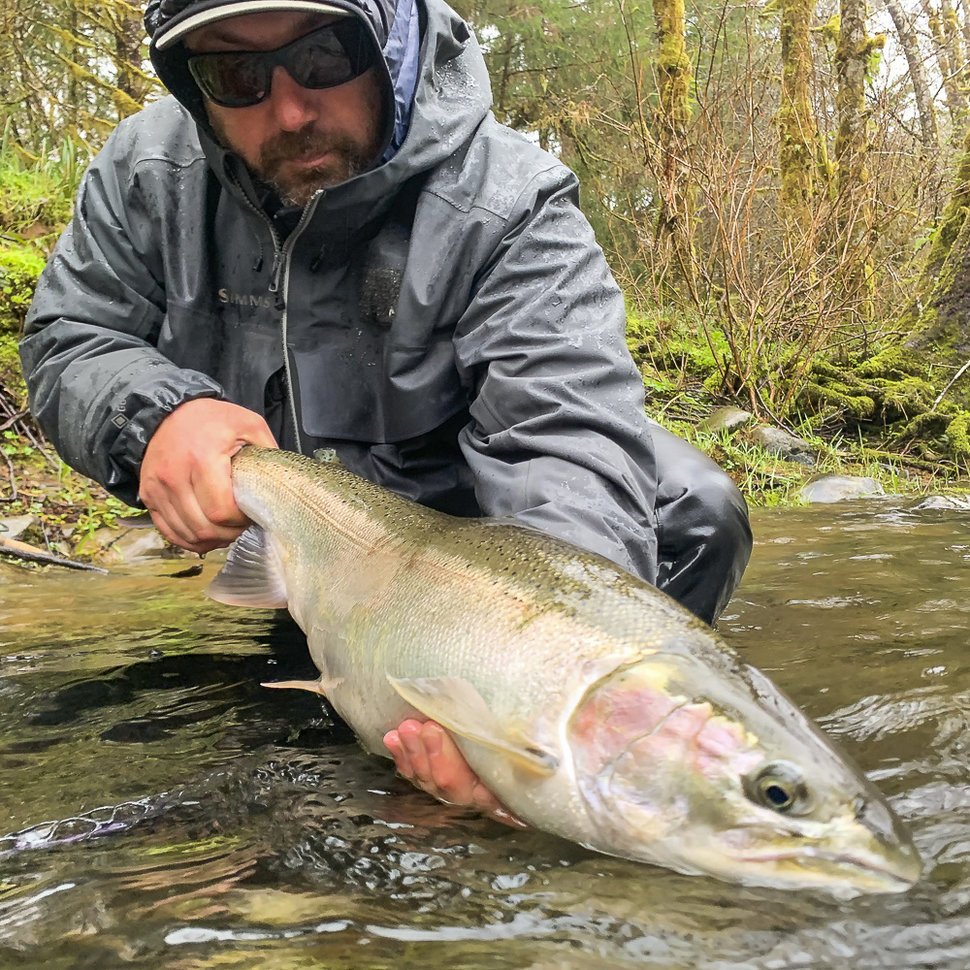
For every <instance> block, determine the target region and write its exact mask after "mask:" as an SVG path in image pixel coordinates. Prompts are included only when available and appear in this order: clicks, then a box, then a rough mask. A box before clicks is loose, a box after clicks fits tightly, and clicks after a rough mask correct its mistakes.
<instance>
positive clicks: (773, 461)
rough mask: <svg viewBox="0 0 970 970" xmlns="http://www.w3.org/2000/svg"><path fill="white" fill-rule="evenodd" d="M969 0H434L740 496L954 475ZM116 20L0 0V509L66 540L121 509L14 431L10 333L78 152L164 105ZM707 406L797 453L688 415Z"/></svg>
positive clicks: (140, 40) (962, 416)
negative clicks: (843, 473) (851, 478)
mask: <svg viewBox="0 0 970 970" xmlns="http://www.w3.org/2000/svg"><path fill="white" fill-rule="evenodd" d="M968 2H970V0H878V3H877V4H876V5H875V6H870V5H869V4H868V3H867V2H866V0H738V2H728V0H690V2H689V4H686V5H685V3H684V2H683V0H654V2H653V4H652V6H651V5H648V4H641V5H637V4H635V3H631V2H629V0H586V2H575V0H541V2H536V3H531V4H530V3H528V2H526V0H457V2H456V3H455V4H454V5H455V6H456V7H457V9H458V10H459V12H460V13H461V14H462V15H464V16H465V17H466V18H467V19H468V20H469V21H470V22H471V23H472V24H473V26H474V27H475V29H476V32H477V34H478V37H479V40H480V42H481V43H482V46H483V48H484V50H485V54H486V59H487V62H488V66H489V71H490V73H491V78H492V85H493V91H494V101H495V104H494V110H495V113H496V115H497V116H498V118H499V120H501V121H503V122H505V123H507V124H509V125H511V126H512V127H514V128H517V129H519V130H521V131H523V132H526V133H528V135H529V136H530V137H532V138H534V139H535V140H536V141H537V142H538V143H539V144H540V145H542V147H544V148H546V149H548V150H549V151H551V152H553V153H555V154H557V155H558V156H560V157H561V158H562V159H563V161H564V162H566V163H567V164H568V165H569V166H570V167H572V168H573V169H574V170H575V171H576V172H577V173H578V175H579V177H580V181H581V185H582V205H583V208H584V211H585V212H586V215H587V216H588V217H589V219H590V221H591V222H592V224H593V226H594V228H595V230H596V233H597V237H598V239H599V241H600V243H601V245H602V246H603V248H604V250H605V251H606V254H607V257H608V259H609V260H610V263H611V265H612V267H613V269H614V271H615V273H616V276H617V278H618V279H619V281H620V283H621V285H622V287H623V289H624V292H625V294H626V297H627V301H628V307H629V328H628V341H629V344H630V348H631V350H632V351H633V353H634V356H635V358H636V359H637V361H638V363H639V364H640V367H641V371H642V374H643V377H644V383H645V387H646V390H647V403H648V410H649V411H650V412H651V414H653V415H654V416H655V417H657V418H658V419H659V420H661V421H662V422H663V423H665V424H667V425H668V426H669V427H671V428H673V430H675V431H677V432H678V433H680V434H683V435H685V436H687V437H688V438H690V439H691V440H693V441H695V443H697V444H698V445H700V446H701V447H703V448H704V449H705V450H707V451H708V452H710V453H711V454H713V456H714V457H715V458H716V459H717V460H718V461H720V462H721V464H722V465H724V466H725V467H726V468H727V469H728V471H729V472H730V473H731V474H733V475H734V477H735V478H736V480H738V481H739V483H740V484H741V486H742V489H743V490H744V491H745V494H746V495H747V496H748V498H749V499H750V500H753V501H756V502H774V501H780V500H785V499H786V498H790V497H792V496H794V495H796V494H797V489H798V487H799V486H800V485H801V483H802V482H803V481H804V480H805V479H806V478H807V477H810V476H812V475H817V474H818V473H819V471H820V470H821V471H833V470H834V471H840V470H852V471H855V472H861V473H864V474H867V475H872V476H875V477H876V478H877V479H879V480H881V481H888V483H889V487H891V488H893V489H894V490H897V491H898V490H924V491H925V490H935V491H941V490H952V489H956V490H966V489H968V488H970V433H968V429H970V322H968V320H970V255H968V247H970V220H968V219H967V215H968V213H970V5H968ZM142 12H143V11H142V9H141V7H140V6H133V5H129V4H127V3H125V2H122V0H107V2H98V3H95V2H89V0H0V58H2V63H3V65H4V71H3V72H2V74H0V104H2V116H0V121H2V124H0V449H2V455H3V458H4V460H5V463H6V466H7V467H6V469H4V468H3V465H2V464H0V516H4V515H7V516H10V515H14V514H16V513H24V514H27V515H33V516H36V517H37V521H38V525H37V529H38V531H39V533H41V534H42V536H43V539H44V541H45V542H46V543H47V545H48V547H49V548H50V547H52V546H53V545H57V544H58V543H60V545H59V546H58V548H59V549H60V550H61V551H62V552H63V551H69V552H71V553H72V554H76V555H84V554H85V553H84V545H85V543H86V542H87V540H88V539H89V538H90V537H91V536H92V535H94V534H95V533H96V532H97V531H99V530H101V531H103V527H104V526H105V524H108V525H110V524H111V522H112V520H113V518H115V517H116V516H118V515H120V514H121V513H122V512H123V511H124V510H123V509H122V507H121V506H120V505H119V504H118V503H117V502H114V500H110V499H108V498H107V496H105V495H104V493H103V492H101V491H100V490H99V489H97V488H96V487H95V486H93V485H92V484H91V483H90V482H87V481H85V480H81V479H79V478H78V477H77V476H74V475H72V474H71V473H70V472H69V470H68V469H66V468H65V467H64V466H63V465H62V464H61V463H60V462H59V461H58V460H57V458H56V456H55V455H54V454H53V453H52V452H51V449H50V447H49V446H48V445H47V443H46V442H45V441H44V439H43V437H42V435H41V434H40V432H39V431H38V430H37V428H36V427H35V426H34V425H33V424H32V423H31V421H30V417H29V414H28V413H27V402H26V392H25V388H24V386H23V383H22V380H21V379H20V376H19V372H18V365H17V356H16V342H17V338H18V336H19V334H20V333H21V332H22V328H23V323H24V317H25V314H26V310H27V307H28V305H29V302H30V298H31V295H32V292H33V287H34V284H35V282H36V279H37V276H38V274H39V273H40V271H41V269H42V267H43V265H44V261H45V259H46V257H47V255H48V254H49V252H50V249H51V247H52V246H53V243H54V241H55V240H56V238H57V236H58V235H59V233H60V231H61V230H62V229H63V227H64V225H65V224H66V222H67V221H68V219H69V218H70V213H71V207H72V204H73V198H74V194H75V191H76V189H77V185H78V182H79V179H80V177H81V175H82V173H83V171H84V168H85V166H86V164H87V162H88V161H89V160H90V158H91V157H92V155H93V154H94V153H95V152H96V151H97V150H98V149H99V148H100V146H101V145H102V144H103V142H104V140H105V138H106V137H107V136H108V134H109V133H110V132H111V130H112V129H113V128H114V126H115V125H116V124H117V122H118V121H119V120H120V119H121V118H123V117H125V116H126V115H128V114H131V113H133V112H135V111H137V110H139V108H140V107H141V106H142V105H144V104H145V103H147V102H149V101H151V100H153V99H155V98H157V97H160V96H162V94H163V93H164V92H163V91H162V89H161V87H160V86H159V84H158V82H157V81H156V80H155V79H154V78H153V76H152V74H151V69H150V65H148V62H147V59H146V45H145V38H144V32H143V28H142V22H141V17H142ZM724 404H733V405H735V406H737V407H739V408H742V409H744V411H745V412H747V413H748V414H749V415H750V416H751V417H750V419H748V423H747V428H748V430H749V431H750V429H751V428H752V427H757V426H759V425H770V426H772V427H775V428H781V429H787V430H788V431H789V432H794V433H796V434H797V435H798V436H800V437H801V438H802V439H803V441H804V442H806V443H807V444H808V445H809V446H810V452H811V456H812V457H811V459H810V460H809V461H808V462H804V461H803V462H802V463H799V462H797V461H796V462H792V461H786V460H784V459H783V458H780V457H778V456H777V455H775V454H772V453H771V451H770V450H765V449H764V448H762V447H760V446H758V445H757V444H755V443H754V440H755V439H753V438H752V437H751V436H750V434H749V433H748V432H747V431H744V430H742V431H735V432H731V431H728V430H722V429H720V428H718V427H713V428H711V427H709V426H705V424H704V418H706V416H707V415H709V414H710V412H711V411H712V410H714V409H715V408H716V407H717V406H718V405H724ZM803 458H804V456H803ZM68 537H70V541H68ZM96 546H97V543H92V544H91V549H90V550H89V553H90V552H91V551H92V550H93V549H94V548H95V547H96Z"/></svg>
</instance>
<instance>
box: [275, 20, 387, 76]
mask: <svg viewBox="0 0 970 970" xmlns="http://www.w3.org/2000/svg"><path fill="white" fill-rule="evenodd" d="M374 58H375V51H374V44H373V42H372V41H371V39H370V38H369V37H368V36H367V35H366V32H365V29H364V27H363V25H362V24H361V23H360V21H359V20H358V19H357V18H356V17H344V18H341V19H340V20H338V21H337V22H336V23H333V24H328V25H327V26H326V27H321V28H320V29H319V30H315V31H314V32H313V33H312V34H308V35H307V36H306V37H304V38H303V39H302V41H298V42H297V43H296V44H294V45H293V46H292V49H291V51H290V57H289V58H288V63H287V70H288V71H289V72H290V74H291V75H292V77H293V79H294V80H295V81H297V82H298V83H299V84H302V85H303V86H304V87H307V88H330V87H335V86H336V85H338V84H345V83H346V82H347V81H352V80H353V79H354V78H355V77H359V76H360V75H361V74H363V73H364V71H366V70H367V69H368V68H369V67H371V66H372V65H373V63H374Z"/></svg>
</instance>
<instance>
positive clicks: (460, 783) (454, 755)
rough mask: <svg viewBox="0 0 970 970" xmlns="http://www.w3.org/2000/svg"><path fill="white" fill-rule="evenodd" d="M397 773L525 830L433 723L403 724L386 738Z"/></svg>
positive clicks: (443, 797)
mask: <svg viewBox="0 0 970 970" xmlns="http://www.w3.org/2000/svg"><path fill="white" fill-rule="evenodd" d="M384 744H385V745H386V746H387V749H388V751H390V752H391V754H392V755H393V757H394V764H395V766H396V768H397V770H398V773H399V774H401V775H402V776H403V777H405V778H407V780H408V781H410V782H411V783H412V784H413V785H416V786H417V787H418V788H420V789H422V790H423V791H426V792H428V794H429V795H434V797H435V798H437V799H439V800H440V801H443V802H448V803H450V804H452V805H467V806H468V807H470V808H474V809H476V810H477V811H479V812H481V813H482V814H483V815H488V816H490V817H491V818H494V819H496V820H497V821H499V822H504V823H505V824H506V825H512V826H515V827H516V828H525V827H526V826H525V823H524V822H522V821H520V820H519V819H517V818H516V817H515V816H514V815H513V814H512V813H511V812H509V811H508V809H506V808H505V807H504V806H503V805H502V804H501V802H499V800H498V799H497V798H496V797H495V796H494V795H493V794H492V793H491V792H490V791H489V790H488V789H487V788H486V787H485V786H484V785H483V784H482V780H481V778H479V777H478V775H476V774H475V772H474V771H472V770H471V768H470V767H469V765H468V762H467V761H465V759H464V757H462V753H461V752H460V751H459V750H458V748H457V747H456V745H455V742H454V741H452V739H451V737H450V735H449V734H448V732H447V731H445V729H444V728H443V727H442V726H441V725H440V724H436V723H435V722H434V721H424V722H421V721H404V723H402V724H401V726H400V727H399V728H398V729H397V730H396V731H388V732H387V734H385V735H384Z"/></svg>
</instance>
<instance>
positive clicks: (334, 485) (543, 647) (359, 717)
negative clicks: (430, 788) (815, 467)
mask: <svg viewBox="0 0 970 970" xmlns="http://www.w3.org/2000/svg"><path fill="white" fill-rule="evenodd" d="M232 477H233V489H234V493H235V496H236V501H237V502H238V504H239V507H240V508H241V509H242V510H243V511H244V512H245V513H246V514H247V515H248V516H250V517H251V518H252V520H253V521H254V522H255V523H256V524H257V525H256V526H254V527H253V528H251V529H249V530H248V531H247V532H246V533H244V535H243V536H241V537H240V538H239V539H238V540H237V541H236V543H235V545H234V546H233V548H232V550H231V551H230V554H229V556H228V558H227V561H226V564H225V566H224V567H223V569H222V571H221V572H220V573H219V575H218V576H217V577H216V578H215V579H214V581H213V582H212V584H211V586H210V587H209V590H208V592H209V595H210V596H212V597H213V598H214V599H216V600H219V601H221V602H224V603H229V604H233V605H246V606H261V607H274V608H280V607H288V608H289V610H290V612H291V613H292V615H293V617H294V618H295V620H296V621H297V623H299V625H300V626H301V627H302V629H303V630H304V631H305V633H306V635H307V639H308V642H309V648H310V653H311V655H312V657H313V660H314V662H315V664H316V666H317V667H318V669H319V670H320V681H319V688H320V691H321V693H323V694H325V695H326V697H327V698H328V700H329V702H330V703H331V704H332V705H333V707H334V708H335V710H336V711H337V712H338V713H339V714H340V716H341V717H342V718H344V719H345V720H346V721H347V722H348V723H349V724H350V726H351V727H352V728H353V729H354V731H355V732H356V734H357V736H358V738H359V739H360V741H361V743H362V744H363V746H364V747H365V748H366V749H367V750H368V751H371V752H373V753H375V754H381V755H385V756H386V755H387V750H386V749H385V747H384V745H383V743H382V737H383V735H384V734H385V732H386V731H388V730H390V729H391V728H394V727H397V726H398V725H399V724H400V723H401V721H403V720H404V719H405V718H409V717H418V718H420V719H422V720H423V719H433V720H435V721H438V722H440V723H441V724H442V725H443V726H444V727H445V728H446V729H447V730H448V731H449V732H450V733H451V734H452V735H453V737H454V738H455V740H456V742H457V744H458V746H459V748H460V749H461V750H462V752H463V753H464V755H465V757H466V758H467V759H468V761H469V763H470V764H471V766H472V768H473V769H474V770H475V771H476V772H477V773H478V774H479V775H480V776H481V778H482V779H483V781H484V782H485V784H486V785H487V786H488V787H489V788H490V789H491V790H492V791H493V792H494V793H495V794H496V796H497V797H498V798H499V799H500V800H501V801H502V802H504V804H505V805H507V806H508V808H509V809H510V810H511V811H512V812H514V813H515V814H516V815H518V816H519V817H520V818H522V819H524V820H525V821H526V822H528V823H530V824H531V825H534V826H536V827H538V828H540V829H544V830H546V831H549V832H553V833H555V834H557V835H560V836H563V837H565V838H567V839H572V840H574V841H576V842H579V843H581V844H582V845H584V846H587V847H589V848H592V849H596V850H599V851H600V852H605V853H609V854H611V855H616V856H623V857H626V858H629V859H637V860H642V861H644V862H650V863H655V864H658V865H662V866H667V867H669V868H671V869H675V870H677V871H679V872H684V873H706V874H710V875H713V876H717V877H720V878H723V879H726V880H734V881H741V882H745V883H749V884H755V885H767V886H775V887H788V888H792V887H823V888H827V889H830V890H832V891H834V892H836V893H839V894H842V895H852V894H856V893H862V892H895V891H900V890H903V889H905V888H907V887H908V886H910V885H911V884H912V883H913V882H914V881H915V880H916V879H917V878H918V876H919V872H920V861H919V857H918V855H917V853H916V850H915V848H914V847H913V844H912V842H911V841H910V839H909V837H908V836H907V835H906V833H905V832H904V830H903V829H902V827H901V825H900V824H899V822H898V820H897V819H896V817H895V816H894V814H893V812H892V810H891V809H890V808H889V806H888V805H887V803H886V801H885V800H884V799H883V797H882V795H881V794H880V793H879V791H878V790H877V789H876V788H875V787H874V786H873V785H872V784H870V783H869V782H868V781H867V780H866V779H865V778H864V777H863V776H862V775H861V774H860V773H859V772H858V771H857V770H856V769H854V768H853V767H851V766H850V764H849V763H848V762H847V760H846V759H845V758H844V757H843V756H842V755H840V754H839V753H838V752H837V751H836V750H835V749H834V748H833V746H832V745H831V744H830V742H829V741H827V740H826V739H825V738H824V737H823V736H822V734H821V733H820V732H819V731H818V730H817V729H816V728H815V727H814V726H813V724H812V723H811V722H810V721H809V720H808V719H807V718H806V717H805V716H804V715H803V714H801V713H800V712H799V711H798V710H797V709H796V708H795V706H794V705H793V704H792V703H791V702H790V701H789V700H788V699H787V698H786V697H785V696H784V694H782V693H781V691H779V689H778V688H777V687H775V686H774V685H773V684H772V683H771V682H770V681H769V680H768V678H767V677H765V676H764V675H763V674H762V673H760V672H759V671H758V670H756V669H754V668H753V667H750V666H748V665H746V664H743V663H741V662H740V660H739V659H738V657H737V655H736V654H735V653H734V652H733V651H732V650H731V649H730V648H729V647H728V646H727V645H726V644H725V643H723V642H722V641H721V640H720V639H719V638H718V637H717V635H716V634H715V633H714V632H713V631H712V630H711V629H710V628H709V627H707V626H706V625H704V624H703V623H701V622H700V621H698V620H696V619H695V618H694V617H693V616H692V615H691V614H690V613H688V612H687V611H686V610H684V609H682V608H681V607H680V606H679V605H677V604H676V603H675V602H674V601H673V600H672V599H670V598H669V597H668V596H666V595H664V594H663V593H660V592H658V591H657V590H656V589H655V588H654V587H653V586H650V585H649V584H648V583H645V582H643V581H641V580H639V579H637V578H635V577H634V576H631V575H630V574H629V573H627V572H625V571H624V570H622V569H621V568H619V567H618V566H616V565H614V564H613V563H611V562H609V561H608V560H606V559H603V558H601V557H599V556H596V555H593V554H591V553H588V552H585V551H583V550H581V549H579V548H577V547H575V546H572V545H570V544H569V543H566V542H563V541H561V540H558V539H555V538H551V537H549V536H546V535H544V534H542V533H540V532H537V531H534V530H532V529H529V528H524V527H522V526H517V525H515V524H512V523H510V522H506V521H496V520H488V519H462V518H455V517H452V516H449V515H445V514H443V513H441V512H436V511H433V510H431V509H427V508H424V507H422V506H420V505H417V504H415V503H414V502H410V501H408V500H406V499H403V498H401V497H399V496H397V495H394V494H392V493H390V492H388V491H386V490H385V489H383V488H380V487H379V486H377V485H374V484H372V483H371V482H368V481H366V480H364V479H362V478H359V477H358V476H356V475H354V474H352V473H351V472H349V471H347V470H346V469H345V468H343V467H342V466H341V465H340V464H339V463H337V462H336V461H331V462H324V463H321V462H318V461H314V460H313V459H310V458H306V457H303V456H300V455H295V454H292V453H289V452H284V451H273V450H264V449H258V448H254V447H246V448H243V449H242V450H241V451H240V452H239V453H238V454H237V455H236V456H235V457H234V458H233V462H232Z"/></svg>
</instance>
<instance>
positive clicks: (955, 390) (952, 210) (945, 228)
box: [903, 130, 970, 408]
mask: <svg viewBox="0 0 970 970" xmlns="http://www.w3.org/2000/svg"><path fill="white" fill-rule="evenodd" d="M963 149H964V150H963V155H962V157H961V160H960V164H959V166H958V168H957V178H956V184H955V188H954V191H953V196H952V197H951V199H950V201H949V203H948V204H947V207H946V209H945V210H944V212H943V216H942V218H941V220H940V224H939V225H938V226H937V228H936V231H935V233H934V240H933V245H932V246H931V248H930V252H929V255H928V256H927V261H926V267H925V269H924V273H923V279H922V283H921V285H920V286H919V295H918V296H917V298H916V300H914V302H913V304H912V305H911V306H910V307H909V308H908V309H907V312H906V314H905V315H904V320H903V323H904V325H906V326H908V327H909V328H911V335H910V337H909V339H908V340H907V344H906V345H907V347H908V348H909V349H910V350H912V351H915V352H916V353H917V354H918V355H920V356H921V357H922V358H923V359H924V360H925V361H926V362H927V363H929V364H930V365H933V366H935V367H936V368H937V369H939V370H941V371H942V374H943V377H942V379H940V380H934V383H938V384H939V385H940V386H943V385H946V384H947V382H948V375H956V374H957V373H960V369H961V368H962V367H963V365H964V363H965V362H966V361H967V360H968V358H970V218H968V216H970V130H968V131H967V134H966V136H965V138H964V143H963ZM950 398H951V400H953V401H955V402H958V403H959V404H960V405H961V406H962V407H964V408H970V377H965V378H963V380H962V381H961V382H959V383H958V384H955V386H953V387H952V389H950Z"/></svg>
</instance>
